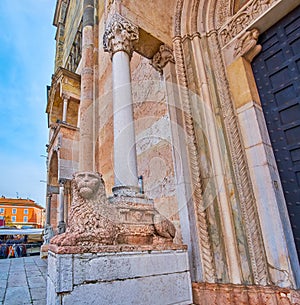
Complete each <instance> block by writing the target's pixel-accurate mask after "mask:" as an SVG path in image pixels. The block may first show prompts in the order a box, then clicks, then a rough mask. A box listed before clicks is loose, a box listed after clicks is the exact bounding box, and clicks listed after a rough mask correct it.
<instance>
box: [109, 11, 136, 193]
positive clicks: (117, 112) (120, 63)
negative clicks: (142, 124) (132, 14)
mask: <svg viewBox="0 0 300 305" xmlns="http://www.w3.org/2000/svg"><path fill="white" fill-rule="evenodd" d="M137 39H138V28H137V27H136V26H134V25H133V24H131V23H130V22H129V21H128V20H126V19H125V18H123V17H122V16H120V15H118V14H115V15H114V16H113V17H112V18H111V20H110V22H109V23H108V26H107V29H106V31H105V33H104V50H105V51H107V52H110V54H111V60H112V77H113V114H114V179H115V182H114V183H115V187H114V188H113V192H114V193H115V194H120V193H121V194H123V193H124V194H126V195H128V194H132V193H133V194H134V193H138V192H139V188H138V173H137V157H136V148H135V130H134V119H133V102H132V92H131V76H130V59H131V56H132V52H133V43H134V41H136V40H137Z"/></svg>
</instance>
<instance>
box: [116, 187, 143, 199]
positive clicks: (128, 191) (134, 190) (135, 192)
mask: <svg viewBox="0 0 300 305" xmlns="http://www.w3.org/2000/svg"><path fill="white" fill-rule="evenodd" d="M112 191H113V194H114V196H115V197H121V196H125V197H138V198H144V197H145V196H144V194H142V193H141V192H140V188H139V187H137V186H131V185H117V186H114V187H113V188H112Z"/></svg>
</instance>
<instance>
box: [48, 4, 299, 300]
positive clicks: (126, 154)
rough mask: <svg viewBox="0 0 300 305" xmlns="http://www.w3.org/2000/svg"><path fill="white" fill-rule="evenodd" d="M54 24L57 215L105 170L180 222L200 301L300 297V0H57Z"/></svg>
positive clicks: (52, 180) (108, 182)
mask: <svg viewBox="0 0 300 305" xmlns="http://www.w3.org/2000/svg"><path fill="white" fill-rule="evenodd" d="M54 25H55V26H56V27H57V32H56V37H55V39H56V56H55V70H54V73H53V76H52V83H51V86H50V87H49V88H48V100H47V108H46V112H47V114H48V127H49V143H48V145H47V149H48V159H49V162H48V192H47V225H49V226H52V228H53V230H54V231H55V232H56V233H57V234H59V233H62V232H64V231H65V228H66V227H67V226H68V211H69V210H70V203H71V200H72V194H71V187H70V185H71V184H70V181H71V180H72V177H73V175H74V174H75V173H77V172H83V171H91V172H99V173H101V175H102V178H103V180H104V182H105V187H106V193H107V194H108V195H109V196H118V194H120V192H121V193H122V192H133V193H134V192H136V193H137V194H143V195H144V196H146V197H147V198H150V199H152V200H153V201H154V206H155V208H156V209H157V210H158V211H159V212H160V213H161V214H162V215H164V217H166V218H167V219H168V220H170V221H171V222H172V223H173V224H174V226H175V227H176V236H175V239H174V241H175V242H176V243H177V244H184V245H187V249H188V258H189V266H190V274H191V281H192V289H193V298H194V300H193V302H194V303H195V304H203V305H204V304H298V303H299V304H300V296H299V295H298V294H297V291H296V290H297V289H298V288H300V267H299V257H300V221H299V219H300V218H299V217H300V86H299V84H300V81H299V80H300V1H299V0H230V1H228V0H165V1H157V0H154V1H130V0H106V1H104V0H57V3H56V10H55V16H54ZM127 187H128V188H127ZM129 187H130V188H129Z"/></svg>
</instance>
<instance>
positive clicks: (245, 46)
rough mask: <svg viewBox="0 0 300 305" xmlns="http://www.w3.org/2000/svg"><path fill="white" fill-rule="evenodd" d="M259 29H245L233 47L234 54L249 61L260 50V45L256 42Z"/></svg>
mask: <svg viewBox="0 0 300 305" xmlns="http://www.w3.org/2000/svg"><path fill="white" fill-rule="evenodd" d="M258 37H259V31H258V30H257V29H253V30H251V31H247V32H246V33H245V34H244V35H243V36H242V37H241V38H240V39H239V40H238V43H237V45H236V47H235V48H234V51H235V52H234V56H244V57H245V58H246V59H247V60H248V61H249V62H251V61H252V60H253V58H254V57H255V56H256V55H257V54H258V53H259V52H260V51H261V48H262V46H261V45H258V44H257V40H258Z"/></svg>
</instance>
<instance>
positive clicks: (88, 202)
mask: <svg viewBox="0 0 300 305" xmlns="http://www.w3.org/2000/svg"><path fill="white" fill-rule="evenodd" d="M72 193H73V200H72V204H71V209H70V214H69V221H68V227H67V230H66V232H65V233H63V234H60V235H57V236H55V237H54V238H52V240H51V244H56V245H59V246H89V245H95V244H98V245H112V244H114V243H115V240H116V236H117V234H118V227H117V225H116V224H115V222H114V213H113V211H112V209H111V208H109V206H108V202H107V199H106V194H105V187H104V181H103V179H102V176H101V175H100V174H99V173H94V172H80V173H76V174H75V175H74V179H73V180H72Z"/></svg>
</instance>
